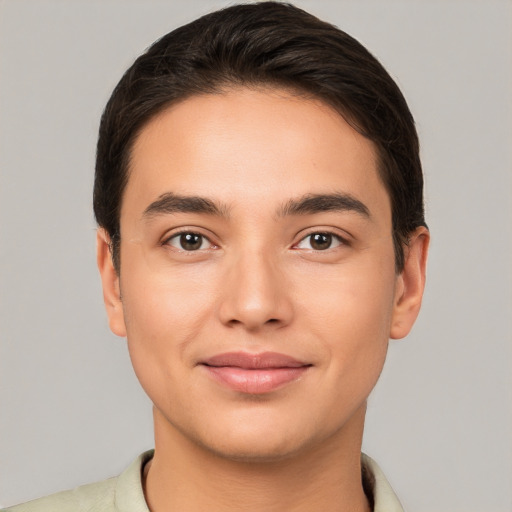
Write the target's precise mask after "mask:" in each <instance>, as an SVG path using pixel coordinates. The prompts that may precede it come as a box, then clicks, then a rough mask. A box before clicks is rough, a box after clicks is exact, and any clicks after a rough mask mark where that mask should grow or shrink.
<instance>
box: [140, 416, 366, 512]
mask: <svg viewBox="0 0 512 512" xmlns="http://www.w3.org/2000/svg"><path fill="white" fill-rule="evenodd" d="M364 409H365V407H363V408H362V409H361V411H358V413H357V414H355V415H354V416H353V418H352V419H351V420H350V421H349V424H346V425H345V426H344V428H343V429H342V431H340V432H337V433H336V434H335V435H333V436H332V437H331V438H330V439H326V440H324V441H323V442H322V443H321V444H320V445H319V444H315V446H314V449H313V448H305V449H302V450H301V451H300V453H296V454H291V455H289V456H288V457H286V458H280V459H279V460H263V461H261V460H260V461H254V460H251V461H246V460H233V459H231V458H227V457H223V456H222V455H219V454H217V453H214V452H212V451H211V450H208V449H207V448H205V447H203V446H200V445H198V444H196V443H194V442H193V441H192V440H191V439H189V438H188V437H186V436H184V435H183V434H182V433H181V432H179V430H177V429H176V428H175V427H173V426H172V425H170V424H169V422H167V420H166V419H165V418H164V417H163V416H162V415H161V414H160V412H159V411H158V410H156V409H155V411H154V417H155V456H154V458H153V460H152V461H150V462H149V463H148V464H147V465H146V467H145V471H144V479H143V484H144V492H145V496H146V500H147V502H148V506H149V508H150V510H151V511H152V512H163V511H166V512H174V511H181V510H187V511H188V512H196V511H197V512H199V511H204V510H208V511H209V512H220V511H222V512H228V511H231V510H233V511H240V510H244V511H247V512H256V511H258V512H260V511H261V510H265V511H269V512H274V511H275V512H278V511H284V510H286V511H287V512H306V511H308V512H309V511H311V510H322V512H339V511H340V510H350V511H354V512H369V511H370V507H369V504H368V500H367V498H366V496H365V494H364V491H363V486H362V482H361V462H360V450H361V441H362V431H363V424H364V414H365V410H364Z"/></svg>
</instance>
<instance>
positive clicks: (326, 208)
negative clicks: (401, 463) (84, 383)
mask: <svg viewBox="0 0 512 512" xmlns="http://www.w3.org/2000/svg"><path fill="white" fill-rule="evenodd" d="M94 210H95V214H96V218H97V221H98V224H99V230H98V266H99V270H100V274H101V279H102V283H103V292H104V299H105V305H106V309H107V314H108V318H109V322H110V327H111V329H112V331H113V332H114V333H115V334H117V335H119V336H126V337H127V341H128V347H129V351H130V356H131V359H132V362H133V366H134V369H135V372H136V374H137V376H138V378H139V380H140V382H141V384H142V386H143V388H144V389H145V391H146V393H147V394H148V396H149V397H150V398H151V400H152V401H153V404H154V427H155V450H154V453H153V452H147V453H146V454H143V455H142V456H140V457H139V458H138V459H136V461H135V462H134V463H133V464H132V466H130V468H128V469H127V470H126V471H125V472H124V473H123V474H122V475H121V476H120V477H118V478H114V479H111V480H108V481H106V482H101V483H98V484H92V485H88V486H84V487H81V488H78V489H76V490H74V491H68V492H64V493H60V494H58V495H54V496H50V497H47V498H43V499H41V500H36V501H33V502H30V503H28V504H25V505H20V506H18V507H14V508H13V509H12V510H14V511H18V512H22V511H36V510H37V511H40V510H52V511H59V510H102V511H114V510H120V511H126V512H128V511H129V512H132V511H133V512H135V511H147V510H151V511H152V512H159V511H164V510H167V511H174V510H176V511H199V510H209V511H224V510H247V511H256V510H258V511H260V510H276V511H281V510H282V511H285V510H286V511H306V510H307V511H311V510H323V511H327V512H330V511H338V510H350V511H369V510H375V511H380V512H382V511H395V510H401V507H400V504H399V502H398V500H397V498H396V497H395V496H394V494H393V491H392V490H391V488H390V486H389V484H388V483H387V482H386V480H385V478H384V476H383V475H382V473H381V472H380V470H379V468H378V466H377V465H376V463H375V462H373V461H372V460H371V459H370V458H368V457H366V456H364V455H363V456H361V453H360V452H361V442H362V435H363V426H364V416H365V408H366V399H367V397H368V395H369V393H370V392H371V390H372V389H373V387H374V385H375V383H376V381H377V379H378V377H379V374H380V372H381V369H382V366H383V364H384V360H385V356H386V351H387V345H388V340H389V338H401V337H404V336H406V335H407V333H408V332H409V330H410V329H411V327H412V325H413V323H414V321H415V319H416V316H417V314H418V311H419V308H420V304H421V297H422V293H423V288H424V281H425V264H426V255H427V248H428V241H429V234H428V230H427V228H426V226H425V221H424V218H423V200H422V173H421V164H420V161H419V155H418V141H417V135H416V131H415V128H414V122H413V119H412V116H411V114H410V112H409V110H408V107H407V105H406V103H405V100H404V99H403V97H402V95H401V93H400V91H399V90H398V88H397V86H396V85H395V83H394V82H393V81H392V79H391V78H390V77H389V75H388V74H387V73H386V71H385V70H384V69H383V68H382V66H381V65H380V64H379V63H378V62H377V61H376V60H375V59H374V58H373V57H372V56H371V55H370V54H369V53H368V52H367V51H366V50H365V49H364V48H363V47H362V46H361V45H360V44H359V43H357V42H356V41H355V40H353V39H352V38H351V37H349V36H348V35H346V34H345V33H343V32H341V31H339V30H338V29H336V28H335V27H333V26H331V25H328V24H326V23H324V22H321V21H319V20H318V19H316V18H314V17H312V16H311V15H309V14H307V13H305V12H303V11H301V10H300V9H297V8H295V7H292V6H289V5H284V4H278V3H272V2H269V3H259V4H253V5H242V6H233V7H230V8H228V9H225V10H222V11H218V12H215V13H212V14H210V15H207V16H205V17H203V18H201V19H199V20H196V21H195V22H193V23H191V24H189V25H186V26H184V27H181V28H179V29H177V30H175V31H173V32H171V33H170V34H168V35H166V36H164V37H163V38H162V39H161V40H159V41H158V42H156V43H155V44H154V45H153V46H152V47H151V48H150V49H149V50H148V51H147V52H146V53H145V54H144V55H142V56H141V57H139V59H137V61H136V62H135V63H134V64H133V66H132V67H131V68H130V69H129V70H128V71H127V72H126V73H125V75H124V76H123V78H122V79H121V81H120V83H119V84H118V86H117V87H116V89H115V90H114V93H113V95H112V97H111V99H110V101H109V103H108V104H107V107H106V109H105V113H104V116H103V119H102V122H101V127H100V136H99V141H98V153H97V166H96V180H95V188H94Z"/></svg>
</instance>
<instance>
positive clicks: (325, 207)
mask: <svg viewBox="0 0 512 512" xmlns="http://www.w3.org/2000/svg"><path fill="white" fill-rule="evenodd" d="M332 211H338V212H354V213H357V214H359V215H361V216H363V217H366V218H370V217H371V216H370V211H369V209H368V207H367V206H366V205H365V204H364V203H363V202H361V201H359V199H356V198H355V197H353V196H351V195H350V194H345V193H334V194H306V195H304V196H302V197H299V198H297V199H290V200H289V201H287V202H286V203H285V204H284V205H283V206H282V207H281V208H279V210H278V212H277V214H278V217H287V216H291V215H312V214H315V213H323V212H332ZM172 213H199V214H206V215H214V216H218V217H225V218H227V217H229V207H228V206H227V205H226V204H222V203H216V202H214V201H212V200H211V199H208V198H206V197H201V196H182V195H179V194H174V193H172V192H167V193H165V194H162V195H161V196H159V197H158V199H157V200H156V201H153V202H152V203H151V204H150V205H149V206H148V207H147V208H146V209H145V210H144V212H143V214H142V216H143V218H145V219H151V218H153V217H155V216H158V215H166V214H172Z"/></svg>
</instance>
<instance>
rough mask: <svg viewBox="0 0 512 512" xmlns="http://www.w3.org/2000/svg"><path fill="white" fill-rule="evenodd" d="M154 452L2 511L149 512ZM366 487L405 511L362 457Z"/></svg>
mask: <svg viewBox="0 0 512 512" xmlns="http://www.w3.org/2000/svg"><path fill="white" fill-rule="evenodd" d="M152 456H153V450H150V451H147V452H145V453H143V454H142V455H140V456H139V457H137V458H136V459H135V460H134V461H133V462H132V463H131V464H130V466H128V468H127V469H126V470H125V471H123V473H121V474H120V475H119V476H118V477H115V478H109V479H108V480H104V481H102V482H97V483H94V484H88V485H82V486H80V487H77V488H76V489H73V490H70V491H63V492H59V493H57V494H52V495H50V496H46V497H44V498H39V499H36V500H32V501H29V502H27V503H23V504H21V505H16V506H14V507H10V508H7V509H3V511H2V512H149V509H148V506H147V504H146V500H145V499H144V491H143V489H142V479H141V475H142V469H143V467H144V464H146V462H147V461H149V460H150V459H151V457H152ZM361 463H362V468H363V480H364V488H365V490H366V492H369V493H371V494H372V497H373V504H374V508H373V511H374V512H404V510H403V508H402V506H401V505H400V502H399V501H398V498H397V497H396V495H395V493H394V492H393V489H392V488H391V486H390V485H389V483H388V481H387V480H386V477H385V476H384V474H383V473H382V471H381V469H380V468H379V466H378V465H377V463H376V462H375V461H374V460H372V459H371V458H370V457H368V456H367V455H365V454H362V455H361Z"/></svg>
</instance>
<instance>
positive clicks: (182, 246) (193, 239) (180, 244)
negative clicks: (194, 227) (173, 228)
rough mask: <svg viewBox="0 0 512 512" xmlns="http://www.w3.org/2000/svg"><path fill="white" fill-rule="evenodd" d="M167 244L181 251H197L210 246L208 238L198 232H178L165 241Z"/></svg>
mask: <svg viewBox="0 0 512 512" xmlns="http://www.w3.org/2000/svg"><path fill="white" fill-rule="evenodd" d="M167 244H168V245H170V246H172V247H175V248H176V249H179V250H181V251H198V250H200V249H207V248H208V247H209V246H210V242H209V240H208V239H207V238H206V237H204V236H203V235H200V234H198V233H193V232H186V233H178V234H177V235H174V236H172V237H171V238H169V240H168V241H167Z"/></svg>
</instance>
